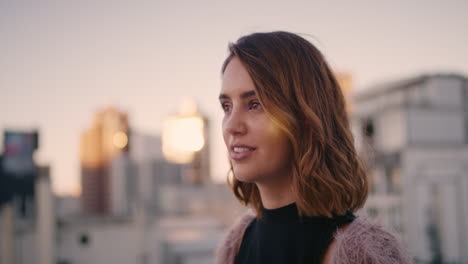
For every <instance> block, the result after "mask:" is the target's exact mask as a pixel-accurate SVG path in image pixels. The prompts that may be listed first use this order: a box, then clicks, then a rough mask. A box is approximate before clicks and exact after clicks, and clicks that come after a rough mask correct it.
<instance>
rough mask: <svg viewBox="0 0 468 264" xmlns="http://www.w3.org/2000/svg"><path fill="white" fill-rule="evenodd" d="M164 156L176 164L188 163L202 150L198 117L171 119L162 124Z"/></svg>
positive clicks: (201, 130) (203, 142) (201, 120)
mask: <svg viewBox="0 0 468 264" xmlns="http://www.w3.org/2000/svg"><path fill="white" fill-rule="evenodd" d="M162 139H163V153H164V156H165V157H166V158H167V159H168V160H170V161H172V162H176V163H188V162H191V161H192V159H193V154H194V153H195V152H196V151H199V150H201V149H202V148H203V146H204V144H205V139H204V137H203V119H202V118H200V117H198V116H190V117H182V116H179V117H171V118H169V119H167V120H166V121H165V122H164V128H163V135H162Z"/></svg>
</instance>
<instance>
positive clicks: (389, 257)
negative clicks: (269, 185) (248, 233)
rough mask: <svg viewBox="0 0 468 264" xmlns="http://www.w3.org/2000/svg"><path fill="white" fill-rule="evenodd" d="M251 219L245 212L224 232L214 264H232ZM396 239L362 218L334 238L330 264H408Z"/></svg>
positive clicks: (385, 230)
mask: <svg viewBox="0 0 468 264" xmlns="http://www.w3.org/2000/svg"><path fill="white" fill-rule="evenodd" d="M254 219H255V214H254V213H253V212H252V211H251V210H249V211H248V212H246V213H245V214H244V215H242V216H241V217H240V218H239V219H238V220H237V221H236V223H235V224H234V225H233V226H232V227H231V228H230V229H229V230H228V231H227V232H226V234H225V235H224V238H223V239H222V242H221V243H220V244H219V246H218V249H217V250H216V255H215V264H233V263H234V260H235V257H236V254H237V252H238V251H239V248H240V245H241V242H242V237H243V235H244V232H245V229H246V228H247V226H248V225H249V224H250V223H251V222H252V221H253V220H254ZM398 237H399V236H398V235H397V234H395V233H394V232H391V231H389V230H387V229H385V228H384V227H382V226H381V225H380V224H378V223H376V222H373V221H372V220H370V219H368V218H367V217H364V216H359V217H357V218H356V219H355V220H354V221H353V222H352V223H351V224H350V225H349V226H348V227H347V228H345V229H344V230H338V231H337V232H336V233H335V234H334V239H335V246H334V248H333V250H332V252H331V257H330V263H332V264H355V263H360V264H361V263H362V264H374V263H375V264H376V263H379V264H397V263H398V264H401V263H403V264H409V263H412V262H411V258H410V256H409V255H408V253H407V252H406V250H405V249H404V248H403V247H402V245H403V243H402V242H401V241H400V239H399V238H398Z"/></svg>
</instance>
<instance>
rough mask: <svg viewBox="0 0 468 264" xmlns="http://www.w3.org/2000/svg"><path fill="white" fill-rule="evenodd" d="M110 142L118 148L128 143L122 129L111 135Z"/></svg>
mask: <svg viewBox="0 0 468 264" xmlns="http://www.w3.org/2000/svg"><path fill="white" fill-rule="evenodd" d="M112 143H113V144H114V146H116V147H117V148H119V149H123V148H125V147H126V146H127V144H128V137H127V134H125V133H124V132H123V131H119V132H117V133H115V134H114V136H113V137H112Z"/></svg>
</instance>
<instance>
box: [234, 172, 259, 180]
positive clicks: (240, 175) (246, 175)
mask: <svg viewBox="0 0 468 264" xmlns="http://www.w3.org/2000/svg"><path fill="white" fill-rule="evenodd" d="M234 177H235V178H236V179H237V180H238V181H241V182H251V183H255V182H256V181H257V179H258V175H257V173H256V172H254V171H252V170H247V169H245V168H237V169H236V168H234Z"/></svg>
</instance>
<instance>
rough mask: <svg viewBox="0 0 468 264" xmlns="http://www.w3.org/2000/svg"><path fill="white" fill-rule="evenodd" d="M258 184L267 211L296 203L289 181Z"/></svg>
mask: <svg viewBox="0 0 468 264" xmlns="http://www.w3.org/2000/svg"><path fill="white" fill-rule="evenodd" d="M256 184H257V187H258V190H259V192H260V197H261V199H262V204H263V207H264V208H265V209H276V208H280V207H283V206H286V205H288V204H291V203H293V202H295V199H294V196H293V192H292V190H291V183H290V182H289V180H283V181H276V182H268V183H256Z"/></svg>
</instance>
